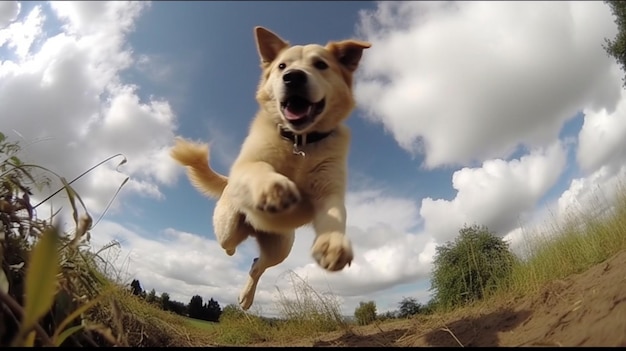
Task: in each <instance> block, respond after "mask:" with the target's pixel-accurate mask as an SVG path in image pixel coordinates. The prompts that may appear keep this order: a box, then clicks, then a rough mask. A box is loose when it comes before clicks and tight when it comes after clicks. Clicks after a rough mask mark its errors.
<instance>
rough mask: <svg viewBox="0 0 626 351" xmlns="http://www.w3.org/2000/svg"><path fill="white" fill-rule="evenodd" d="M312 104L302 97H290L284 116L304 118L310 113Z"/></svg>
mask: <svg viewBox="0 0 626 351" xmlns="http://www.w3.org/2000/svg"><path fill="white" fill-rule="evenodd" d="M312 108H313V105H312V104H310V103H309V102H308V101H306V100H304V99H292V100H291V101H289V103H287V106H286V107H285V117H286V118H287V119H288V120H291V121H295V120H298V119H302V118H305V117H306V116H308V115H309V114H310V113H311V109H312Z"/></svg>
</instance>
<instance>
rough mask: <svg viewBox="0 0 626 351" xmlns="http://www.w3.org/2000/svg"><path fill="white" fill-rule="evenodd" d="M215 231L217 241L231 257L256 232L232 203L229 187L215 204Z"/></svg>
mask: <svg viewBox="0 0 626 351" xmlns="http://www.w3.org/2000/svg"><path fill="white" fill-rule="evenodd" d="M213 229H214V230H215V237H216V238H217V241H218V242H219V243H220V245H221V246H222V248H223V249H224V250H226V254H227V255H229V256H232V255H234V254H235V250H236V248H237V246H238V245H239V244H241V243H242V242H243V241H244V240H246V239H247V238H248V235H250V234H251V233H253V232H254V229H253V228H252V227H251V226H250V225H249V224H248V223H246V221H245V217H244V215H243V214H242V213H240V212H239V211H238V209H237V207H236V206H234V204H233V203H232V202H231V200H230V196H229V191H228V185H227V186H226V188H225V189H224V193H223V194H222V196H221V197H220V198H219V200H217V203H216V204H215V210H214V211H213Z"/></svg>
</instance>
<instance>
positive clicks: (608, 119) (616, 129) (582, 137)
mask: <svg viewBox="0 0 626 351" xmlns="http://www.w3.org/2000/svg"><path fill="white" fill-rule="evenodd" d="M584 113H585V120H584V123H583V126H582V129H581V130H580V133H579V136H578V138H579V144H578V153H577V159H578V163H579V164H580V166H581V168H582V169H583V170H584V171H585V172H587V173H593V172H594V171H596V170H598V169H599V168H600V167H610V168H613V171H615V170H616V169H617V168H619V166H621V165H623V164H624V163H626V153H624V150H625V149H626V123H624V118H625V117H626V92H625V91H624V90H622V99H621V100H620V102H619V104H618V105H617V107H616V108H615V109H614V110H612V111H611V110H610V109H609V108H606V107H603V108H599V109H593V108H589V109H586V110H585V111H584ZM599 141H601V142H599Z"/></svg>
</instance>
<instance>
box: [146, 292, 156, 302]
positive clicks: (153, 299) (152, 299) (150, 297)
mask: <svg viewBox="0 0 626 351" xmlns="http://www.w3.org/2000/svg"><path fill="white" fill-rule="evenodd" d="M146 302H149V303H156V302H157V296H156V291H155V290H154V289H152V290H150V292H149V293H148V295H146Z"/></svg>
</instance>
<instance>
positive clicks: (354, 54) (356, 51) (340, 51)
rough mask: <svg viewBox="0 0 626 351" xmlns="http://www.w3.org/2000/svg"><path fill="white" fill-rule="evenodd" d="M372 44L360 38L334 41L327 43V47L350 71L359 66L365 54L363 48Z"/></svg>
mask: <svg viewBox="0 0 626 351" xmlns="http://www.w3.org/2000/svg"><path fill="white" fill-rule="evenodd" d="M370 46H372V44H370V43H368V42H366V41H360V40H343V41H332V42H330V43H328V44H327V45H326V49H327V50H328V51H330V52H331V53H332V54H333V55H335V57H336V58H337V60H339V62H340V63H341V64H342V65H343V66H344V67H345V68H347V69H348V70H349V71H350V72H354V70H356V69H357V67H359V61H360V60H361V56H362V55H363V50H365V49H367V48H369V47H370Z"/></svg>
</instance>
